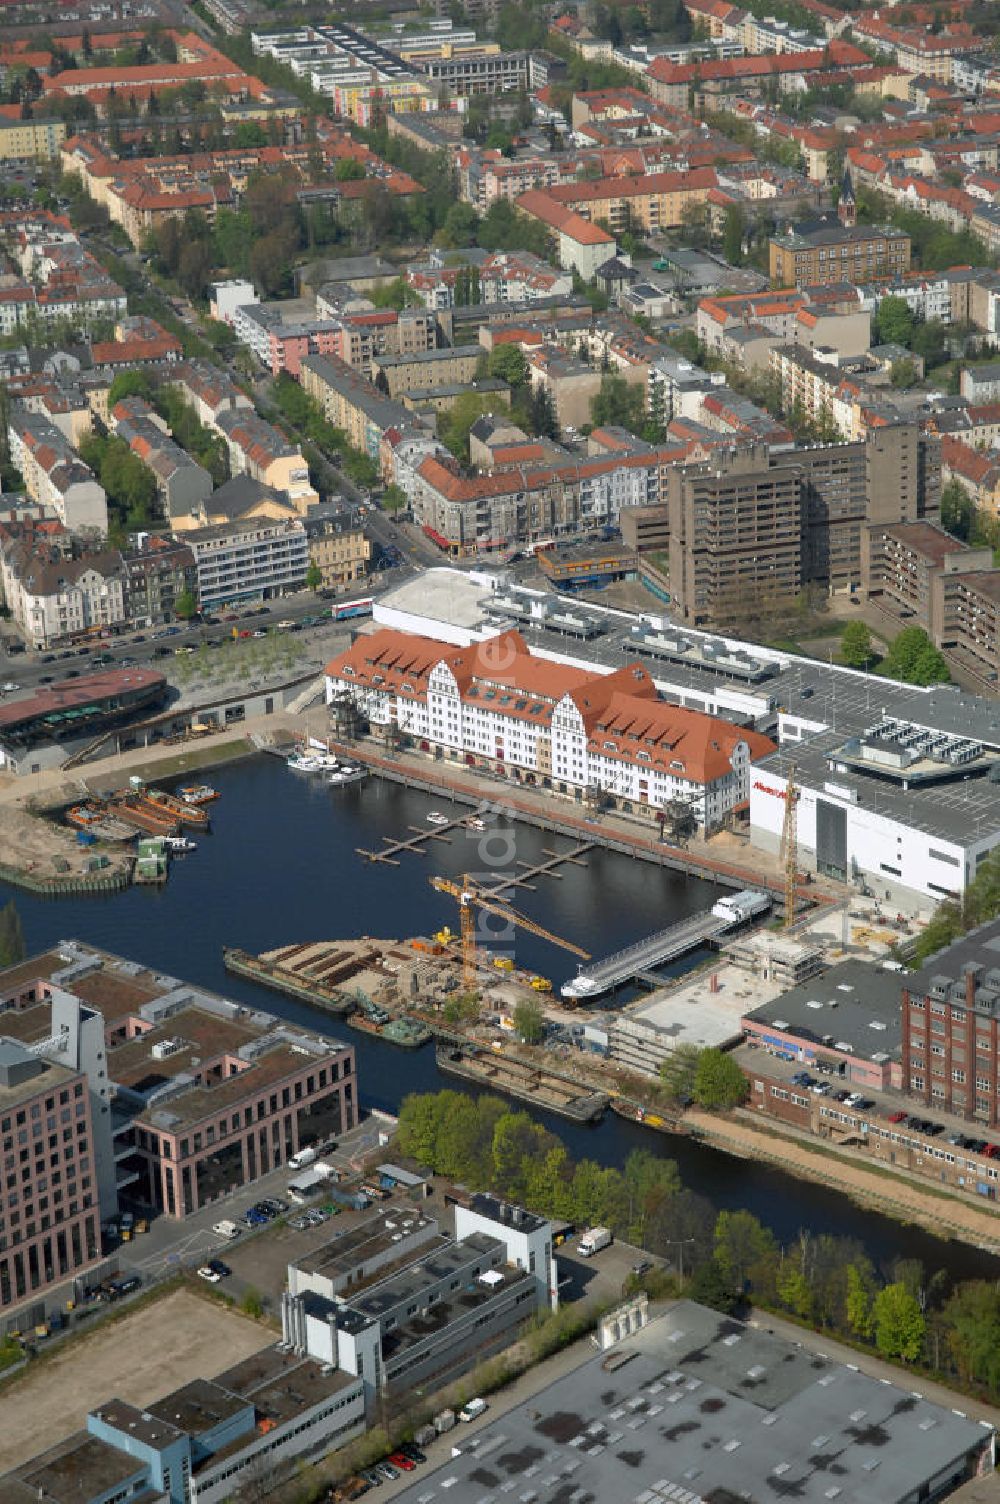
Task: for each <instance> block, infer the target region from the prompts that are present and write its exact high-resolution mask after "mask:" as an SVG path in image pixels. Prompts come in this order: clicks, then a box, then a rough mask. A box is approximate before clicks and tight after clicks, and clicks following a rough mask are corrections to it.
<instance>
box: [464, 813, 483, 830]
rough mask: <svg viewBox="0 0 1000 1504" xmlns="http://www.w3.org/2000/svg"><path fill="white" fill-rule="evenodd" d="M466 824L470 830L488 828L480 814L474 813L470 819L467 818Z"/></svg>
mask: <svg viewBox="0 0 1000 1504" xmlns="http://www.w3.org/2000/svg"><path fill="white" fill-rule="evenodd" d="M465 824H466V828H467V829H468V830H485V829H486V821H485V820H480V818H479V816H478V815H473V816H472V818H471V819H470V820H466V822H465Z"/></svg>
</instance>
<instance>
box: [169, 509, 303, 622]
mask: <svg viewBox="0 0 1000 1504" xmlns="http://www.w3.org/2000/svg"><path fill="white" fill-rule="evenodd" d="M184 542H185V543H186V544H187V546H188V548H190V550H191V552H192V553H193V555H194V562H195V569H196V570H197V575H198V603H199V605H200V606H201V607H202V609H203V610H207V611H212V610H215V609H216V608H217V607H218V606H223V605H227V604H231V603H232V602H234V601H262V600H274V598H275V597H276V596H279V595H284V594H286V593H287V592H288V591H293V590H301V589H302V587H303V585H304V584H305V579H306V572H307V570H308V568H309V539H308V536H307V534H306V530H305V525H304V523H303V521H302V519H301V518H300V517H289V518H284V519H274V520H269V519H268V518H266V517H248V518H237V519H234V520H233V521H232V522H220V523H218V524H217V525H215V526H212V527H198V528H192V529H191V530H190V531H188V532H185V533H184Z"/></svg>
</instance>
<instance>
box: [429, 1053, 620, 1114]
mask: <svg viewBox="0 0 1000 1504" xmlns="http://www.w3.org/2000/svg"><path fill="white" fill-rule="evenodd" d="M436 1058H437V1066H438V1070H439V1071H442V1072H443V1073H444V1074H445V1075H447V1076H460V1077H461V1078H462V1079H463V1080H465V1081H473V1082H475V1083H476V1085H477V1086H485V1087H488V1088H489V1090H490V1091H495V1092H499V1093H500V1095H501V1096H506V1097H514V1098H515V1099H516V1100H517V1101H519V1102H527V1103H529V1104H530V1105H531V1106H532V1107H539V1108H541V1109H543V1110H544V1111H545V1112H554V1113H557V1114H558V1116H559V1117H563V1118H569V1119H570V1120H571V1121H572V1122H574V1123H596V1122H597V1121H598V1120H599V1119H600V1118H602V1117H603V1116H604V1112H605V1110H606V1108H607V1106H608V1104H609V1101H610V1098H609V1097H608V1094H607V1093H606V1092H603V1091H593V1090H587V1089H586V1088H585V1087H583V1086H581V1085H580V1083H579V1082H576V1081H572V1080H570V1079H569V1078H568V1077H566V1076H560V1075H559V1074H557V1073H556V1072H554V1071H550V1070H546V1069H544V1068H543V1067H541V1066H537V1065H529V1064H527V1063H526V1062H525V1061H523V1060H518V1059H516V1058H515V1057H514V1056H512V1055H507V1054H503V1053H501V1052H499V1051H494V1050H488V1049H478V1048H476V1047H475V1046H464V1045H448V1046H440V1047H439V1048H438V1050H437V1051H436Z"/></svg>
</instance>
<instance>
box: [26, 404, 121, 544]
mask: <svg viewBox="0 0 1000 1504" xmlns="http://www.w3.org/2000/svg"><path fill="white" fill-rule="evenodd" d="M7 440H8V444H9V446H10V458H11V463H12V464H13V465H14V467H15V469H17V470H18V471H20V473H21V476H22V478H23V480H24V485H25V489H26V491H27V493H28V495H29V496H30V497H31V499H32V501H35V502H38V504H39V505H40V506H42V507H44V508H46V509H47V510H48V511H49V512H51V513H52V514H54V515H55V516H56V517H57V518H58V519H59V521H60V522H61V523H62V525H63V527H65V528H67V529H68V530H69V531H70V532H72V533H79V534H81V535H84V536H89V537H92V538H105V537H106V536H107V532H108V501H107V496H106V494H105V491H104V487H103V486H102V485H101V484H100V482H99V481H98V480H97V479H96V478H95V476H94V474H93V471H92V470H90V469H89V467H88V466H87V465H85V464H84V463H83V461H82V460H81V459H80V457H79V455H78V454H77V453H76V451H75V449H74V448H73V446H72V445H71V444H70V442H69V440H68V439H67V438H66V436H65V434H64V432H63V431H62V429H60V428H57V427H56V425H55V423H53V422H52V421H51V419H50V418H49V417H47V416H45V415H43V414H40V413H34V412H29V411H28V409H27V408H26V407H23V406H21V405H20V404H19V403H15V404H13V405H12V407H11V410H10V416H9V418H8V421H7Z"/></svg>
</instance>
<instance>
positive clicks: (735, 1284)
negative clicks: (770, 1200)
mask: <svg viewBox="0 0 1000 1504" xmlns="http://www.w3.org/2000/svg"><path fill="white" fill-rule="evenodd" d="M777 1254H778V1245H777V1243H776V1242H775V1239H774V1234H773V1233H772V1232H771V1230H770V1228H769V1227H764V1225H763V1224H762V1223H761V1222H759V1221H758V1220H757V1218H756V1217H755V1216H753V1215H752V1213H750V1212H746V1211H735V1212H725V1211H724V1212H720V1213H719V1215H718V1217H717V1218H716V1222H715V1260H716V1263H717V1264H718V1266H719V1268H720V1269H721V1270H722V1272H723V1274H724V1275H725V1277H726V1280H727V1281H728V1283H729V1285H730V1287H731V1289H733V1290H735V1291H736V1292H737V1293H738V1294H742V1293H743V1291H744V1289H745V1288H746V1286H747V1285H753V1286H754V1287H755V1288H756V1289H758V1290H759V1291H764V1290H766V1289H767V1288H768V1286H769V1285H773V1283H774V1275H775V1272H776V1263H777Z"/></svg>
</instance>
